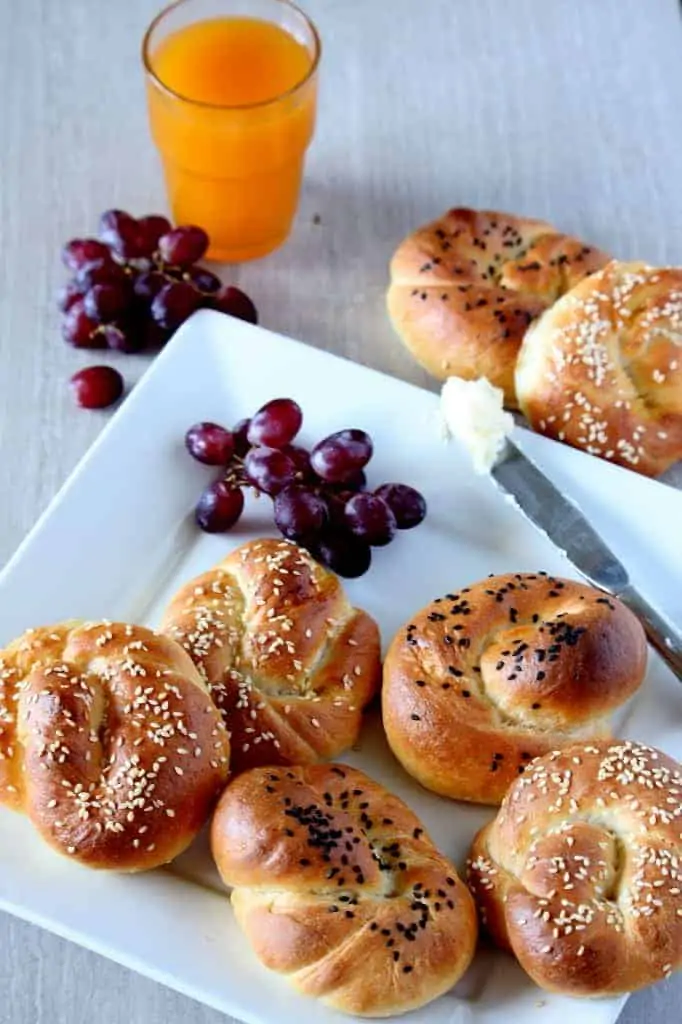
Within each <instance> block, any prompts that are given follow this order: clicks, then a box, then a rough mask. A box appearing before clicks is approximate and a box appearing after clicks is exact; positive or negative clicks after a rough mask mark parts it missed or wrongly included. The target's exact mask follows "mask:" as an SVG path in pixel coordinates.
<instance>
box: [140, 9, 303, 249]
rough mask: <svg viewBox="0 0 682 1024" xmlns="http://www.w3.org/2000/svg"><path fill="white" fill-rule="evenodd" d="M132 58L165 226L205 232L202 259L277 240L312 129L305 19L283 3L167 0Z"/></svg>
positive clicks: (289, 217)
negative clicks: (140, 82) (139, 71)
mask: <svg viewBox="0 0 682 1024" xmlns="http://www.w3.org/2000/svg"><path fill="white" fill-rule="evenodd" d="M142 55H143V60H144V66H145V69H146V77H147V100H148V106H149V118H150V124H151V131H152V136H153V138H154V142H155V143H156V146H157V147H158V150H159V153H160V154H161V160H162V163H163V169H164V174H165V178H166V184H167V188H168V195H169V201H170V206H171V209H172V211H173V217H174V219H175V222H176V223H177V224H197V225H199V226H200V227H202V228H204V230H205V231H207V233H208V235H209V237H210V239H211V245H210V248H209V251H208V256H209V257H210V258H211V259H215V260H223V261H226V262H237V261H240V260H248V259H254V258H255V257H258V256H264V255H265V254H266V253H269V252H271V251H272V250H273V249H275V248H277V246H279V245H281V243H282V242H283V241H284V240H285V239H286V237H287V235H288V234H289V231H290V229H291V225H292V221H293V219H294V215H295V213H296V208H297V205H298V196H299V192H300V188H301V179H302V176H303V165H304V161H305V154H306V150H307V148H308V145H309V143H310V141H311V139H312V135H313V130H314V125H315V106H316V93H317V68H318V64H319V59H320V39H319V36H318V34H317V31H316V29H315V26H314V25H313V23H312V22H311V20H310V19H309V18H308V17H307V16H306V15H305V14H304V13H303V12H302V11H301V10H299V9H298V8H297V7H296V6H294V4H292V3H290V2H289V0H178V2H177V3H174V4H172V5H171V6H170V7H167V8H166V9H165V10H163V11H161V13H160V14H159V15H158V16H157V17H156V18H155V20H154V21H153V22H152V24H151V25H150V27H149V29H148V30H147V34H146V35H145V38H144V43H143V47H142Z"/></svg>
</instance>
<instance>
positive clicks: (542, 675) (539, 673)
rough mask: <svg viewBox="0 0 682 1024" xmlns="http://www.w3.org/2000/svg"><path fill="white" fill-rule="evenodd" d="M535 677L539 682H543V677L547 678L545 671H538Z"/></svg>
mask: <svg viewBox="0 0 682 1024" xmlns="http://www.w3.org/2000/svg"><path fill="white" fill-rule="evenodd" d="M535 678H536V679H537V681H538V682H539V683H541V682H542V680H543V679H544V678H545V673H544V672H538V674H537V675H536V677H535Z"/></svg>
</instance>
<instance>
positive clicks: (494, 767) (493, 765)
mask: <svg viewBox="0 0 682 1024" xmlns="http://www.w3.org/2000/svg"><path fill="white" fill-rule="evenodd" d="M498 768H499V765H498V763H497V761H491V762H490V771H491V772H496V771H497V769H498Z"/></svg>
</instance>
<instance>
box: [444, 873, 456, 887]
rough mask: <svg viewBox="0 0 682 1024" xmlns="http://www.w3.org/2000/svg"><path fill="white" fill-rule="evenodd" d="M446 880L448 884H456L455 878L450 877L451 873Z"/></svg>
mask: <svg viewBox="0 0 682 1024" xmlns="http://www.w3.org/2000/svg"><path fill="white" fill-rule="evenodd" d="M445 882H446V884H447V885H454V884H455V880H454V878H450V876H449V875H448V877H447V878H446V879H445Z"/></svg>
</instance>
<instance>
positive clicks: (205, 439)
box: [185, 423, 234, 466]
mask: <svg viewBox="0 0 682 1024" xmlns="http://www.w3.org/2000/svg"><path fill="white" fill-rule="evenodd" d="M185 445H186V447H187V451H188V452H189V453H190V455H191V456H192V458H193V459H196V460H197V462H203V463H204V465H206V466H226V465H227V464H228V462H229V461H230V459H231V458H232V454H233V452H234V438H233V437H232V434H231V433H230V431H229V430H225V428H224V427H221V426H219V424H217V423H195V424H194V426H193V427H190V428H189V430H188V431H187V433H186V434H185Z"/></svg>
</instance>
